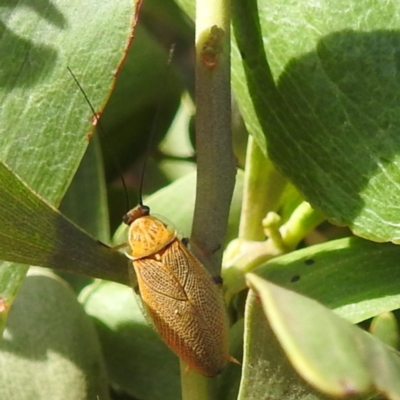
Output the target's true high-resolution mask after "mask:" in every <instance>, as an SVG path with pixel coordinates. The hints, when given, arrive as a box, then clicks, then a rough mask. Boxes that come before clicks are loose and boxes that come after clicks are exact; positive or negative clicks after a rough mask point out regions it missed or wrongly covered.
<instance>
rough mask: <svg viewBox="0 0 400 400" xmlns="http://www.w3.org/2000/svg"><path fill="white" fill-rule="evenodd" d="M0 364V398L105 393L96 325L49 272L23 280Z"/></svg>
mask: <svg viewBox="0 0 400 400" xmlns="http://www.w3.org/2000/svg"><path fill="white" fill-rule="evenodd" d="M0 367H1V371H2V373H1V375H0V397H1V398H2V399H7V400H13V399H15V400H25V399H26V400H28V399H29V400H31V399H37V400H41V399H43V400H47V399H65V400H69V399H71V400H77V399H95V398H97V396H98V397H99V398H101V399H108V398H109V396H108V384H107V379H106V372H105V367H104V362H103V358H102V354H101V350H100V345H99V342H98V338H97V334H96V331H95V329H94V326H93V325H92V322H91V321H90V319H89V318H88V317H87V315H86V314H85V313H84V312H83V310H82V307H81V306H80V305H79V304H78V302H77V301H76V298H75V295H74V293H73V292H72V291H71V289H70V288H69V287H67V286H66V284H65V282H63V281H61V280H60V279H59V278H57V277H55V276H54V275H53V274H50V273H49V272H43V271H35V274H33V275H29V276H28V277H27V278H26V280H25V281H24V284H23V285H22V287H21V290H20V293H19V296H18V297H17V299H16V301H15V302H14V305H13V307H12V309H11V311H10V315H9V318H8V323H7V328H6V330H5V332H4V337H3V340H2V342H1V343H0Z"/></svg>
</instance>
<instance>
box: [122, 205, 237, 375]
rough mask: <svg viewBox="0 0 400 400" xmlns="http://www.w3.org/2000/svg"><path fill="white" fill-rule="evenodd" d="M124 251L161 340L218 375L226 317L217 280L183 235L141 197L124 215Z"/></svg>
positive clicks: (225, 350) (224, 356)
mask: <svg viewBox="0 0 400 400" xmlns="http://www.w3.org/2000/svg"><path fill="white" fill-rule="evenodd" d="M123 220H124V222H125V223H126V224H127V225H129V233H128V245H129V246H130V253H129V254H127V256H128V257H129V258H130V259H131V260H132V261H133V268H134V270H135V273H136V277H137V282H138V286H139V292H140V296H141V298H142V301H143V303H144V306H145V309H146V311H147V313H148V315H149V317H150V319H151V320H152V322H153V324H154V327H155V329H156V330H157V331H158V333H159V334H160V336H161V337H162V339H163V340H164V342H165V343H166V344H167V346H169V347H170V348H171V349H172V350H173V351H174V352H175V353H176V354H177V355H178V356H179V357H180V358H181V359H182V360H183V361H185V362H186V363H187V365H188V366H189V368H192V369H194V370H196V371H198V372H200V373H201V374H203V375H205V376H208V377H212V376H215V375H218V374H219V373H220V372H221V371H222V370H223V368H224V367H225V365H226V363H227V362H228V360H229V359H230V357H229V341H228V323H227V316H226V311H225V305H224V301H223V297H222V292H221V288H220V286H219V285H218V284H217V282H216V280H215V279H213V277H212V276H211V274H210V273H209V272H208V270H207V269H206V268H205V267H204V265H203V264H202V263H201V262H200V261H199V259H198V258H197V257H195V255H194V254H193V253H192V252H191V251H190V250H189V248H188V246H187V241H186V240H181V239H179V237H178V235H177V232H176V231H175V230H173V229H171V228H170V227H169V226H168V225H167V224H166V223H164V222H163V221H161V220H160V219H157V218H155V217H154V216H151V215H150V209H149V207H147V206H145V205H143V204H142V203H141V204H139V205H138V206H136V207H135V208H133V209H132V210H131V211H129V212H128V213H127V214H126V215H125V216H124V219H123Z"/></svg>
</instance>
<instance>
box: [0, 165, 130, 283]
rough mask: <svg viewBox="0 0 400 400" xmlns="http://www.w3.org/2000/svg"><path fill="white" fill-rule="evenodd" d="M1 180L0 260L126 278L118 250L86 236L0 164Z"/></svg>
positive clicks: (119, 280)
mask: <svg viewBox="0 0 400 400" xmlns="http://www.w3.org/2000/svg"><path fill="white" fill-rule="evenodd" d="M0 182H1V183H2V184H1V185H0V209H1V213H0V259H3V260H8V261H12V262H18V263H23V264H28V265H38V266H42V267H49V268H55V269H60V270H64V271H71V272H74V273H77V274H82V275H86V276H92V277H98V278H103V279H109V280H115V281H118V282H123V283H127V282H128V274H127V263H126V260H125V259H124V257H123V256H122V255H121V254H119V253H118V252H116V251H112V250H110V249H109V248H107V247H106V246H104V245H103V244H101V243H100V242H98V241H96V240H94V239H93V238H91V237H90V236H89V235H88V234H87V233H85V232H84V231H82V230H81V229H80V228H78V227H77V226H76V225H74V224H73V223H72V222H71V221H69V220H68V219H66V218H65V217H64V216H63V215H62V214H61V213H60V212H59V211H58V210H56V209H55V208H54V207H52V206H50V205H49V204H47V203H46V202H45V201H44V200H43V199H41V198H40V197H39V196H37V195H36V194H35V193H33V192H32V191H31V190H30V189H29V188H28V187H27V186H26V185H25V184H24V183H23V182H22V181H20V180H18V179H17V178H16V176H15V175H14V174H13V173H12V172H11V171H10V170H9V169H7V168H6V167H5V166H4V164H1V163H0ZM11 268H12V267H11Z"/></svg>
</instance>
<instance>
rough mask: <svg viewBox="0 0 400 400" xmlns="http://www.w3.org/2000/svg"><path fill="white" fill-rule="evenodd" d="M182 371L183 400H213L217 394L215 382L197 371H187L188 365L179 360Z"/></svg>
mask: <svg viewBox="0 0 400 400" xmlns="http://www.w3.org/2000/svg"><path fill="white" fill-rule="evenodd" d="M179 361H180V363H179V366H180V369H181V391H182V400H206V399H213V398H214V397H213V393H214V392H215V391H214V389H215V387H214V386H215V384H213V383H215V380H212V379H210V378H206V377H204V376H203V375H200V374H199V373H197V372H196V371H193V370H190V371H188V370H187V365H186V363H185V362H184V361H182V360H181V359H180V360H179Z"/></svg>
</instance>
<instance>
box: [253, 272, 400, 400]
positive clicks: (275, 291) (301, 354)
mask: <svg viewBox="0 0 400 400" xmlns="http://www.w3.org/2000/svg"><path fill="white" fill-rule="evenodd" d="M247 282H248V284H249V286H250V287H251V288H252V289H253V290H254V291H255V292H256V293H257V295H258V299H259V300H261V304H262V306H263V310H264V313H265V315H266V316H267V318H268V321H269V323H270V324H271V327H272V329H273V331H274V333H275V334H276V335H277V338H278V340H279V342H280V344H281V345H282V347H283V349H284V351H285V352H286V355H287V356H288V357H289V360H290V362H291V363H292V365H293V367H294V368H295V369H296V371H297V372H298V373H299V374H300V375H301V376H302V377H303V378H304V379H306V380H307V381H308V382H309V383H310V384H311V385H312V386H314V387H316V388H317V389H318V390H320V391H321V392H323V393H326V394H328V395H331V396H340V397H342V396H349V395H355V394H367V393H370V392H372V391H373V390H374V389H375V390H377V391H378V392H383V393H385V395H386V396H387V397H388V398H389V399H396V398H399V396H400V382H399V380H398V375H399V373H400V358H399V355H398V354H397V353H396V352H395V351H393V348H391V347H389V346H387V345H385V344H384V343H382V342H381V341H380V340H378V339H376V338H374V337H373V336H371V335H369V334H368V333H366V332H365V331H363V330H361V329H360V328H358V327H356V326H354V325H352V324H350V323H349V322H347V321H345V320H344V319H341V318H340V317H338V316H337V315H335V314H334V313H332V312H331V311H330V310H328V309H326V308H325V307H323V306H322V305H320V304H319V303H317V302H316V301H314V300H311V299H309V298H306V297H303V296H300V295H298V294H296V293H294V292H291V291H289V290H286V289H283V288H280V287H279V286H276V285H274V284H271V283H269V282H268V281H266V280H264V279H262V278H260V277H258V276H257V275H255V274H248V275H247ZM258 299H255V297H254V296H253V297H252V301H259V300H258ZM247 318H249V319H250V320H251V319H252V318H253V316H252V315H249V314H248V315H247ZM249 324H250V326H249V327H250V329H251V321H250V322H249ZM249 334H250V335H251V332H249ZM253 345H255V343H253ZM253 355H254V354H253ZM252 362H253V363H254V360H253V361H252Z"/></svg>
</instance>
